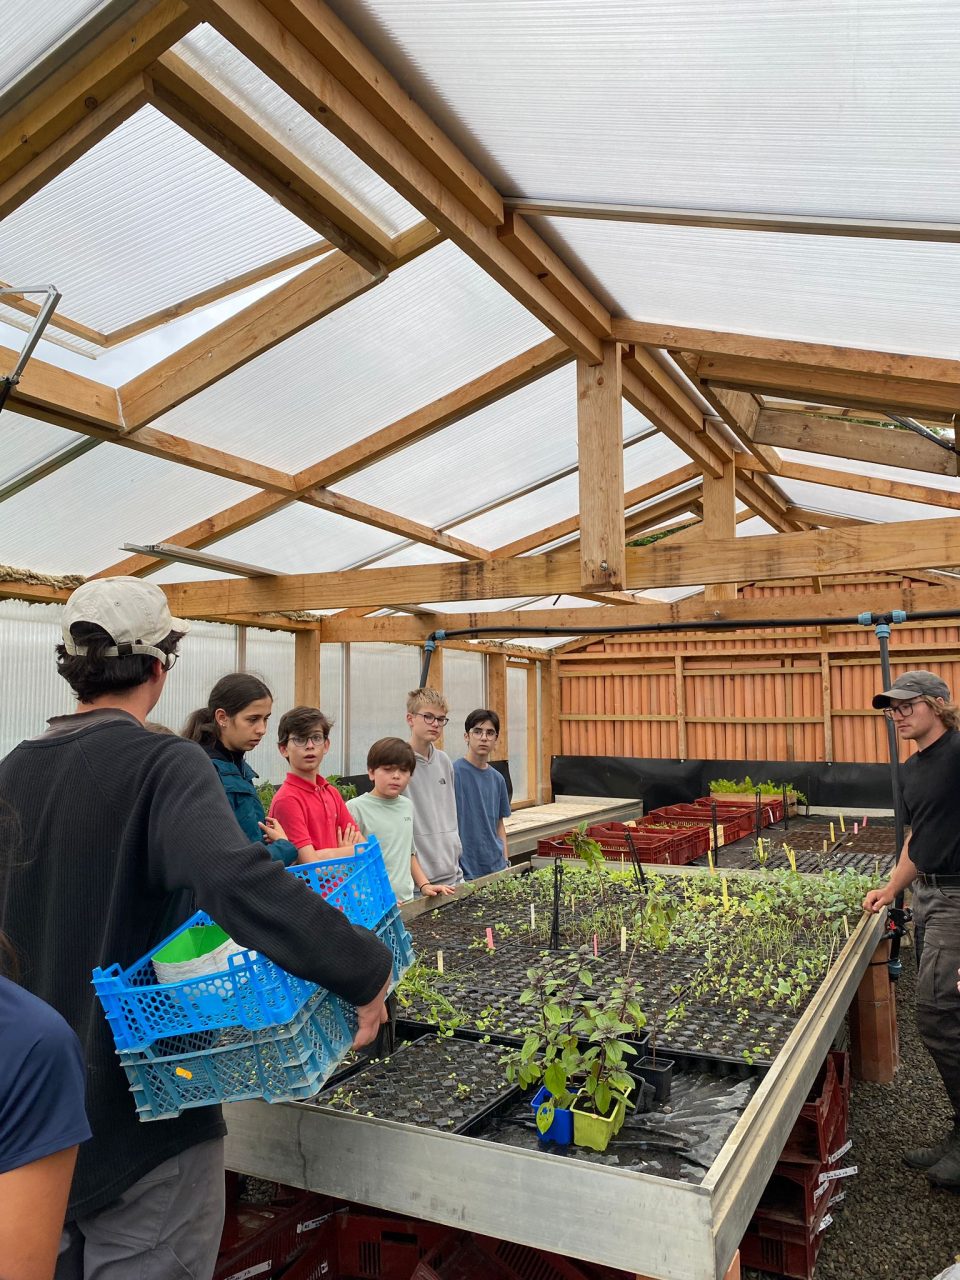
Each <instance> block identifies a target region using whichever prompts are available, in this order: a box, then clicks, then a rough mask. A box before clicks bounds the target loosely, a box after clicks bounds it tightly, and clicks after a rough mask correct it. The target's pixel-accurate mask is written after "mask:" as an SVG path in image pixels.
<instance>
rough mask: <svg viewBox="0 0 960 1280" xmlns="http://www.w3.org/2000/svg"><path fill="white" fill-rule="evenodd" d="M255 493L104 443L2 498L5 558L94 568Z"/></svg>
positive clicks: (0, 538)
mask: <svg viewBox="0 0 960 1280" xmlns="http://www.w3.org/2000/svg"><path fill="white" fill-rule="evenodd" d="M255 492H256V490H254V489H251V488H250V486H249V485H244V484H238V483H237V482H236V481H235V480H224V479H222V478H221V477H220V476H213V475H208V474H207V473H206V472H204V471H195V470H193V469H191V468H188V467H182V466H179V465H178V464H177V463H175V462H166V461H163V460H162V459H160V458H152V457H149V456H148V455H147V454H144V453H134V452H133V450H132V449H121V448H118V447H117V446H115V445H102V446H100V447H99V448H97V449H92V450H91V451H90V452H89V453H86V454H84V455H83V456H82V457H80V458H76V459H75V460H74V461H73V462H71V463H70V465H69V466H66V467H62V468H61V469H60V470H59V471H56V472H55V473H54V474H53V475H50V476H47V477H46V478H45V479H43V480H40V481H38V482H37V483H36V484H35V485H32V486H31V487H30V488H29V489H25V490H24V491H23V492H21V493H18V494H15V495H14V496H13V497H11V498H8V499H7V500H6V501H5V502H2V503H0V546H2V547H3V559H4V561H5V562H6V563H7V564H14V565H17V566H23V567H25V568H30V569H37V570H41V571H43V572H46V573H82V574H91V573H96V572H98V571H99V570H101V569H104V568H106V567H107V565H110V564H114V563H116V561H118V560H122V559H123V556H124V553H123V552H122V551H121V550H120V547H121V545H122V544H123V543H124V542H139V543H144V542H147V543H149V542H164V541H171V540H172V535H173V534H174V533H175V532H176V531H177V530H178V529H182V528H185V527H186V526H189V525H192V524H195V523H196V522H197V521H198V520H202V519H204V518H205V517H207V516H209V515H211V514H213V512H215V511H219V510H220V509H221V508H223V507H227V506H230V505H231V504H232V503H235V502H241V501H242V500H243V499H244V498H247V497H249V496H250V495H251V494H253V493H255ZM38 512H39V513H43V515H42V519H38V518H37V517H38Z"/></svg>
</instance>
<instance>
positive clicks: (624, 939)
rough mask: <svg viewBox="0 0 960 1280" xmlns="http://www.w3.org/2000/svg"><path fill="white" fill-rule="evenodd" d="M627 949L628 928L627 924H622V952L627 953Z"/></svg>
mask: <svg viewBox="0 0 960 1280" xmlns="http://www.w3.org/2000/svg"><path fill="white" fill-rule="evenodd" d="M626 949H627V926H626V925H625V924H622V925H621V926H620V950H621V951H626Z"/></svg>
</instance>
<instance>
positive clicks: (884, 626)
mask: <svg viewBox="0 0 960 1280" xmlns="http://www.w3.org/2000/svg"><path fill="white" fill-rule="evenodd" d="M905 619H906V614H901V613H899V612H898V613H896V614H895V615H894V616H893V617H892V618H891V621H892V622H902V621H904V620H905ZM875 630H876V633H877V640H878V642H879V644H880V675H881V679H882V682H883V683H882V688H884V689H889V688H890V686H891V685H892V684H893V673H892V671H891V670H890V622H878V623H877V624H876V628H875ZM884 722H885V723H886V726H887V749H888V751H889V753H890V783H891V786H892V787H893V825H894V831H895V833H896V835H895V839H896V845H897V847H896V849H895V851H894V854H895V857H896V858H899V857H900V851H901V849H902V848H903V838H904V835H903V832H904V822H903V797H902V796H901V794H900V742H899V739H898V737H897V727H896V725H895V724H894V723H893V721H892V720H891V719H889V718H888V717H886V716H885V717H884ZM893 905H894V908H895V909H896V910H897V911H900V912H902V910H903V893H902V892H901V893H898V894H897V897H896V900H895V901H894V904H893ZM901 936H902V935H901V932H898V931H894V935H893V940H892V941H891V943H890V960H889V962H888V968H889V970H890V978H891V980H892V981H893V982H896V980H897V979H898V978H899V977H900V974H901V972H902V971H903V962H902V961H901V959H900V938H901Z"/></svg>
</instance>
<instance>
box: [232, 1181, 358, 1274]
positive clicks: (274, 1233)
mask: <svg viewBox="0 0 960 1280" xmlns="http://www.w3.org/2000/svg"><path fill="white" fill-rule="evenodd" d="M285 1190H286V1189H285ZM335 1204H336V1202H335V1201H332V1200H331V1199H330V1198H329V1196H321V1195H313V1194H311V1193H309V1192H302V1191H301V1192H296V1193H294V1196H293V1202H292V1203H289V1204H283V1203H277V1202H274V1203H272V1204H264V1205H245V1204H241V1205H239V1206H238V1207H237V1208H236V1209H235V1210H234V1211H233V1214H232V1216H231V1217H230V1219H228V1221H227V1223H226V1224H225V1228H224V1239H225V1240H226V1241H227V1242H228V1243H227V1244H226V1246H225V1247H223V1246H221V1250H220V1255H219V1257H218V1258H217V1265H216V1268H215V1270H214V1273H213V1280H233V1278H234V1277H238V1276H241V1275H243V1276H252V1275H256V1276H257V1277H258V1280H271V1278H272V1277H273V1276H275V1275H278V1274H279V1273H280V1272H281V1271H282V1269H283V1268H285V1267H286V1266H287V1265H288V1264H289V1263H290V1262H291V1261H292V1260H293V1259H294V1258H296V1257H297V1255H298V1254H300V1253H301V1252H302V1251H304V1250H305V1249H306V1247H307V1246H308V1245H309V1244H311V1243H312V1242H313V1236H312V1233H313V1232H314V1231H319V1230H321V1228H323V1227H324V1224H326V1223H328V1222H329V1221H330V1218H331V1213H332V1212H333V1211H334V1206H335Z"/></svg>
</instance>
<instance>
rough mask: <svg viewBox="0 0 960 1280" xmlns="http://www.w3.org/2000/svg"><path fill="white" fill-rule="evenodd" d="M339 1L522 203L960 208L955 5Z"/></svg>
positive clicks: (881, 214) (911, 211)
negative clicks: (522, 197) (537, 200)
mask: <svg viewBox="0 0 960 1280" xmlns="http://www.w3.org/2000/svg"><path fill="white" fill-rule="evenodd" d="M333 7H334V8H335V9H336V10H337V11H338V12H339V13H340V15H341V16H342V17H343V19H344V20H345V21H346V22H347V23H348V24H349V25H350V26H352V27H353V29H354V30H355V31H356V32H357V33H358V34H359V35H360V36H361V38H362V39H363V40H364V41H365V42H366V43H367V44H368V45H369V47H370V48H371V49H372V50H373V51H374V52H375V53H376V54H377V55H378V56H379V57H380V58H381V59H382V60H383V61H384V62H385V63H386V64H387V66H388V67H390V69H391V70H393V71H394V73H395V74H398V75H399V76H400V77H401V79H402V80H403V82H404V85H405V87H406V88H407V89H408V90H409V91H410V92H411V93H412V94H413V96H414V98H416V99H417V101H418V102H420V103H421V105H422V106H424V107H425V108H426V109H427V110H428V112H430V113H431V115H433V117H434V118H435V119H436V120H437V123H438V124H439V125H440V126H441V127H445V128H446V129H447V130H448V131H449V132H450V133H451V134H452V135H453V136H454V138H455V139H456V140H457V141H458V142H459V143H460V145H461V146H462V147H463V148H464V149H465V150H466V151H467V152H468V154H470V155H472V157H473V158H474V159H475V160H476V161H477V162H478V163H479V164H480V165H481V167H482V168H483V169H484V171H485V172H487V173H488V174H489V176H490V177H491V179H492V180H493V181H494V183H495V185H496V186H497V187H498V189H499V190H500V191H502V192H504V193H505V194H512V195H525V196H530V197H535V196H540V197H546V198H554V199H556V198H567V199H573V200H588V201H597V202H601V203H639V204H659V205H675V206H690V207H694V208H713V209H736V210H758V211H765V212H783V211H786V212H792V213H811V214H825V215H834V216H846V217H856V216H864V217H870V218H908V219H921V220H922V219H933V220H941V219H942V220H948V221H954V220H955V219H956V213H957V208H958V207H960V171H958V167H957V165H956V163H955V160H956V119H957V111H958V109H960V45H958V43H957V42H956V40H954V39H952V38H950V36H949V33H950V32H952V31H953V29H954V24H955V20H956V8H955V6H954V5H953V4H952V3H950V0H910V3H908V4H904V3H903V0H830V3H819V4H797V3H796V2H795V0H740V3H738V4H727V5H724V4H717V3H716V0H648V2H647V3H644V4H638V3H637V0H602V3H593V4H584V3H583V0H551V3H550V4H549V5H548V6H545V5H544V3H543V0H482V2H481V3H471V4H465V3H461V4H443V3H434V4H424V3H423V0H333ZM559 122H562V126H561V125H560V123H559Z"/></svg>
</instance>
